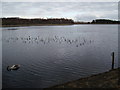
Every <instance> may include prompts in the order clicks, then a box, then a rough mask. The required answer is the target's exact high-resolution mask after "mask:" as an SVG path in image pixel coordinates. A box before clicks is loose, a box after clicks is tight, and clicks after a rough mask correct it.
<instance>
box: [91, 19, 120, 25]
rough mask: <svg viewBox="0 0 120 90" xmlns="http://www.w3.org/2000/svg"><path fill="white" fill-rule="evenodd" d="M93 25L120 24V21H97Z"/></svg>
mask: <svg viewBox="0 0 120 90" xmlns="http://www.w3.org/2000/svg"><path fill="white" fill-rule="evenodd" d="M91 24H120V21H114V20H109V19H96V20H93V21H92V22H91Z"/></svg>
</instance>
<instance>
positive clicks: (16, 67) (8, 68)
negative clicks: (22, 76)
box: [7, 64, 20, 71]
mask: <svg viewBox="0 0 120 90" xmlns="http://www.w3.org/2000/svg"><path fill="white" fill-rule="evenodd" d="M19 68H20V65H18V64H16V65H12V66H8V67H7V70H8V71H11V70H18V69H19Z"/></svg>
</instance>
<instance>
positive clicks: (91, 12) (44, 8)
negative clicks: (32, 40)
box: [2, 2, 118, 21]
mask: <svg viewBox="0 0 120 90" xmlns="http://www.w3.org/2000/svg"><path fill="white" fill-rule="evenodd" d="M2 17H21V18H71V19H73V20H76V21H92V20H93V19H112V20H117V19H118V3H117V2H3V3H2Z"/></svg>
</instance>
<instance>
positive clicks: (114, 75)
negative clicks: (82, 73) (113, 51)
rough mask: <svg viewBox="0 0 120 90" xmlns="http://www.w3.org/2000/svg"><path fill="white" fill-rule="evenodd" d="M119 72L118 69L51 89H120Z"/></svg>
mask: <svg viewBox="0 0 120 90" xmlns="http://www.w3.org/2000/svg"><path fill="white" fill-rule="evenodd" d="M118 71H119V70H118V69H113V70H110V71H108V72H104V73H100V74H97V75H93V76H90V77H86V78H81V79H78V80H75V81H70V82H67V83H64V84H61V85H56V86H53V87H50V88H120V85H118V79H119V78H118Z"/></svg>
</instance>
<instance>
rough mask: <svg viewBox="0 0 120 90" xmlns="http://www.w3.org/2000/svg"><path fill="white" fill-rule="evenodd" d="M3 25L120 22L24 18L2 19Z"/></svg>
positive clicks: (118, 22) (115, 22) (111, 21)
mask: <svg viewBox="0 0 120 90" xmlns="http://www.w3.org/2000/svg"><path fill="white" fill-rule="evenodd" d="M1 19H2V25H39V24H120V21H113V20H109V19H96V20H93V21H92V22H79V21H78V22H75V21H73V20H72V19H65V18H48V19H43V18H36V19H23V18H18V17H14V18H1Z"/></svg>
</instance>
